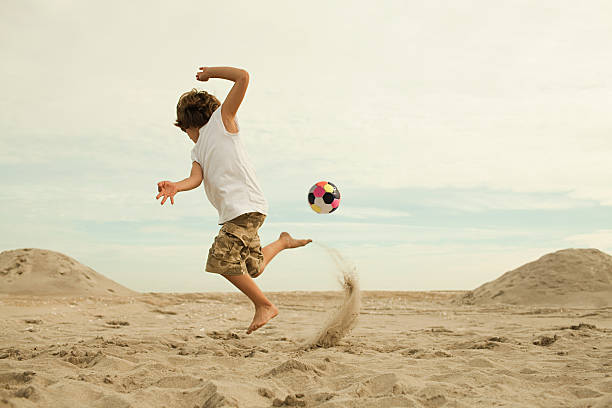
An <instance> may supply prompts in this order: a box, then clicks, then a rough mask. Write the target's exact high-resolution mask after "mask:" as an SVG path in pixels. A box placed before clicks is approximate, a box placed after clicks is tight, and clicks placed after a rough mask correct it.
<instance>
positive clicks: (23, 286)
mask: <svg viewBox="0 0 612 408" xmlns="http://www.w3.org/2000/svg"><path fill="white" fill-rule="evenodd" d="M0 293H8V294H12V295H64V296H82V295H86V296H101V295H133V294H135V293H136V292H133V291H131V290H130V289H128V288H126V287H124V286H121V285H119V284H118V283H116V282H113V281H112V280H110V279H108V278H105V277H104V276H102V275H100V274H99V273H97V272H96V271H94V270H93V269H91V268H89V267H87V266H85V265H83V264H81V263H79V262H77V261H76V260H74V259H72V258H70V257H68V256H66V255H64V254H60V253H59V252H54V251H48V250H43V249H33V248H26V249H16V250H12V251H4V252H1V253H0Z"/></svg>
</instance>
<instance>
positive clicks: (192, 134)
mask: <svg viewBox="0 0 612 408" xmlns="http://www.w3.org/2000/svg"><path fill="white" fill-rule="evenodd" d="M185 132H187V136H189V138H190V139H191V140H192V141H193V143H198V138H199V137H200V128H189V129H186V130H185Z"/></svg>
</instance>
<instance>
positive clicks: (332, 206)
mask: <svg viewBox="0 0 612 408" xmlns="http://www.w3.org/2000/svg"><path fill="white" fill-rule="evenodd" d="M308 203H309V204H310V208H312V210H313V211H314V212H316V213H319V214H329V213H331V212H334V211H336V209H337V208H338V206H339V205H340V191H338V187H336V186H335V185H334V184H333V183H330V182H329V181H319V182H318V183H317V184H315V185H314V186H312V187H311V188H310V191H309V192H308Z"/></svg>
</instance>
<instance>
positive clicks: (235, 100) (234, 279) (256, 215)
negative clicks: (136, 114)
mask: <svg viewBox="0 0 612 408" xmlns="http://www.w3.org/2000/svg"><path fill="white" fill-rule="evenodd" d="M210 78H222V79H227V80H230V81H233V82H234V86H233V87H232V89H231V90H230V92H229V94H228V95H227V98H225V101H224V102H223V104H221V103H220V102H219V100H218V99H217V98H216V97H214V96H213V95H211V94H209V93H207V92H205V91H198V90H196V89H193V90H191V91H189V92H185V93H184V94H183V95H181V97H180V99H179V101H178V104H177V106H176V116H177V119H176V123H175V126H178V127H179V128H181V130H182V131H183V132H185V133H187V135H188V136H189V138H190V139H191V140H192V141H193V142H194V143H195V146H194V148H193V149H192V150H191V161H192V164H191V174H190V176H189V177H187V178H186V179H184V180H181V181H179V182H176V183H173V182H171V181H160V182H159V183H157V191H158V192H159V194H158V195H157V197H156V199H159V198H160V197H163V198H162V201H161V204H162V205H163V204H164V203H165V202H166V200H167V199H168V198H170V202H171V203H172V204H174V196H175V195H176V193H178V192H180V191H188V190H193V189H194V188H196V187H198V186H199V185H200V184H201V183H202V181H203V182H204V189H205V191H206V196H207V197H208V200H209V201H210V202H211V204H212V205H213V206H214V207H215V208H216V209H217V211H218V212H219V224H220V225H222V227H221V230H220V231H219V235H217V237H216V238H215V241H214V243H213V244H212V247H211V248H210V250H209V251H208V259H207V261H206V271H208V272H213V273H218V274H221V275H223V276H224V277H225V278H226V279H227V280H229V281H230V282H231V283H232V284H233V285H234V286H236V287H237V288H238V289H240V291H242V293H244V294H245V295H247V296H248V298H249V299H251V301H252V302H253V304H254V305H255V316H254V317H253V321H252V322H251V325H250V326H249V328H248V330H247V334H250V333H251V332H253V331H254V330H257V329H259V328H260V327H261V326H263V325H264V324H266V323H267V322H268V321H269V320H270V319H272V318H273V317H275V316H276V315H277V314H278V309H277V308H276V306H274V304H272V302H270V301H269V300H268V298H266V296H265V295H264V294H263V292H262V291H261V290H260V289H259V287H258V286H257V284H255V281H254V280H253V278H256V277H258V276H259V275H261V273H262V272H263V271H264V269H265V267H266V265H267V264H268V263H269V262H270V261H271V260H272V258H274V257H275V256H276V254H278V253H279V252H280V251H282V250H283V249H287V248H297V247H301V246H304V245H306V244H308V243H309V242H312V240H310V239H294V238H293V237H292V236H291V235H289V234H288V233H286V232H282V233H281V234H280V236H279V238H278V239H277V240H276V241H274V242H272V243H271V244H269V245H267V246H265V247H264V248H263V249H262V248H261V243H260V241H259V235H258V234H257V230H258V229H259V227H261V225H262V224H263V222H264V219H265V218H266V215H267V213H268V204H267V202H266V199H265V197H264V195H263V192H262V191H261V188H260V187H259V184H258V183H257V179H256V177H255V171H254V170H253V167H252V166H251V163H250V162H249V159H248V156H247V153H246V150H245V148H244V145H243V144H242V140H241V138H240V127H239V126H238V122H237V120H236V112H238V108H239V107H240V104H241V103H242V100H243V99H244V94H245V93H246V90H247V86H248V84H249V74H248V73H247V72H246V71H245V70H242V69H238V68H231V67H200V71H199V72H197V73H196V79H197V80H199V81H202V82H206V81H208V80H209V79H210Z"/></svg>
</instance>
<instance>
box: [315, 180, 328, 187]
mask: <svg viewBox="0 0 612 408" xmlns="http://www.w3.org/2000/svg"><path fill="white" fill-rule="evenodd" d="M326 184H327V181H319V182H318V183H317V184H316V185H317V186H319V187H323V186H324V185H326Z"/></svg>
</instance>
